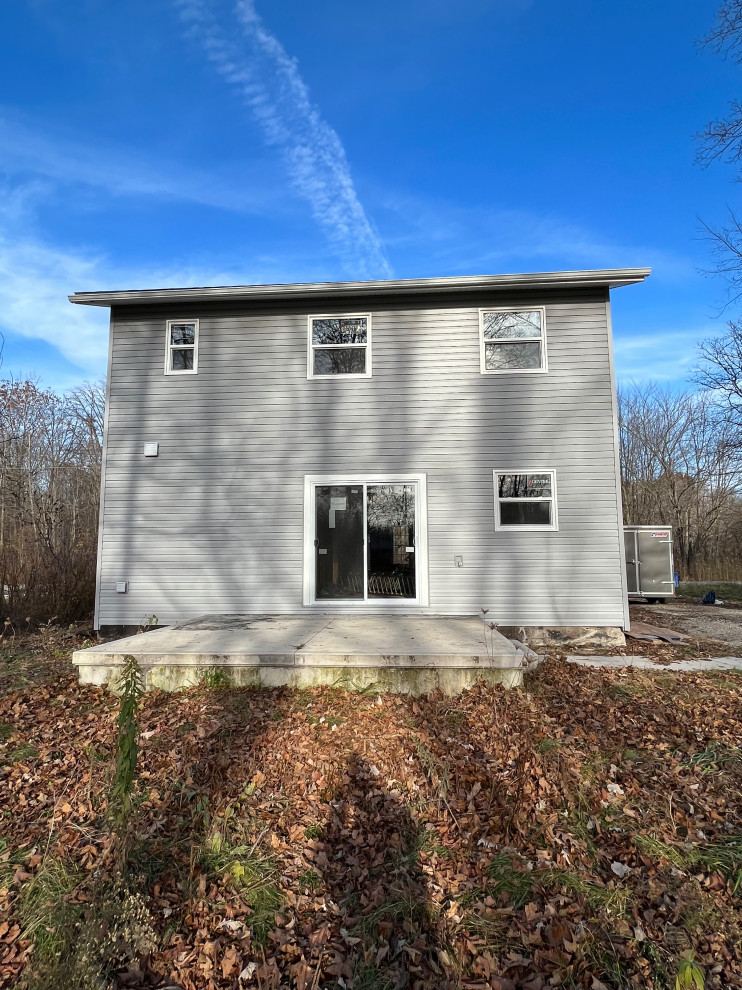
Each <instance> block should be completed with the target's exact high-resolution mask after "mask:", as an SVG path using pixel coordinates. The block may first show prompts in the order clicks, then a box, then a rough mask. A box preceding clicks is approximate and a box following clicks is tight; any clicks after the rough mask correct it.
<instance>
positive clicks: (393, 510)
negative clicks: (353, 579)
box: [366, 485, 417, 598]
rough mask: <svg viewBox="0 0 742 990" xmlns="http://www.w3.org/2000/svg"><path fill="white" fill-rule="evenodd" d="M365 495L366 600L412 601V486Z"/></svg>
mask: <svg viewBox="0 0 742 990" xmlns="http://www.w3.org/2000/svg"><path fill="white" fill-rule="evenodd" d="M367 491H368V495H367V498H368V503H367V510H366V511H367V517H368V597H369V598H415V597H416V595H417V591H416V588H415V486H414V485H368V486H367Z"/></svg>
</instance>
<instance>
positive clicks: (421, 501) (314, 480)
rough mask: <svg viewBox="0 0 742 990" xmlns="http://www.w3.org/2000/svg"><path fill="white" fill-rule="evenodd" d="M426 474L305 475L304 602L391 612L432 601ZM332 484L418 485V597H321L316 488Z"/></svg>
mask: <svg viewBox="0 0 742 990" xmlns="http://www.w3.org/2000/svg"><path fill="white" fill-rule="evenodd" d="M426 482H427V476H426V475H425V474H417V473H413V474H352V473H350V472H348V473H347V474H306V475H304V580H303V603H304V605H305V606H308V607H311V608H321V609H324V611H326V612H330V611H332V610H333V609H334V607H335V606H336V605H337V606H340V607H341V608H342V611H344V612H347V611H363V612H388V611H389V610H390V609H391V610H395V611H396V610H397V609H400V610H404V609H416V608H422V607H424V606H427V605H428V604H429V591H428V495H427V484H426ZM324 485H328V486H332V485H414V486H415V493H416V494H415V591H416V592H417V596H416V597H415V598H367V599H363V598H339V599H337V598H333V599H327V598H322V599H319V600H317V589H316V581H317V563H316V560H317V558H316V554H315V546H314V540H315V525H316V518H315V516H316V512H315V489H316V488H317V487H318V486H324ZM366 501H367V496H366V495H365V493H364V499H363V540H364V549H363V560H364V587H365V586H366V582H367V581H368V575H367V573H366V572H367V571H368V533H367V525H366V511H367V505H366Z"/></svg>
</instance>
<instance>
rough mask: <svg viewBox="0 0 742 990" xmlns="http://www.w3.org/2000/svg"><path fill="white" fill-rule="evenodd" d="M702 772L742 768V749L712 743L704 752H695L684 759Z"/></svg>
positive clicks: (687, 763) (684, 761)
mask: <svg viewBox="0 0 742 990" xmlns="http://www.w3.org/2000/svg"><path fill="white" fill-rule="evenodd" d="M682 762H683V763H684V764H685V765H686V766H689V767H693V768H694V769H695V770H700V772H701V773H718V772H719V771H721V770H731V769H742V749H739V748H738V747H736V746H724V745H723V743H718V742H713V743H710V744H709V745H708V746H707V747H706V748H705V749H704V750H702V752H700V753H694V754H693V756H688V757H686V758H685V759H684V760H683V761H682Z"/></svg>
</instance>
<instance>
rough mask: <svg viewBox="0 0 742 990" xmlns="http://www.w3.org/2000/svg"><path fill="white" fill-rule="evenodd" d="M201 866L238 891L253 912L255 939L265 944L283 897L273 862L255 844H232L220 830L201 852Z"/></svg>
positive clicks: (251, 920) (205, 871)
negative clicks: (260, 852) (227, 881)
mask: <svg viewBox="0 0 742 990" xmlns="http://www.w3.org/2000/svg"><path fill="white" fill-rule="evenodd" d="M199 865H200V867H201V869H202V870H203V871H204V873H206V874H207V875H211V876H214V877H219V878H224V879H228V880H229V882H230V883H231V884H232V886H233V887H234V888H235V890H237V891H238V892H239V894H240V896H241V897H242V899H243V901H244V902H245V903H246V904H247V906H248V907H249V908H250V909H251V911H252V914H251V916H250V925H251V927H252V930H253V939H254V941H255V943H256V944H257V945H259V946H263V947H264V946H265V945H266V942H267V940H268V933H269V932H270V930H271V929H272V928H273V925H274V923H275V921H274V915H275V913H276V911H278V909H279V908H280V907H281V905H282V904H283V900H284V899H283V894H282V893H281V891H280V889H279V888H278V886H277V884H276V880H277V879H278V871H277V870H276V867H275V864H274V863H273V861H272V860H271V859H270V858H268V857H267V856H261V855H260V854H259V853H256V851H255V849H254V847H252V848H251V847H249V846H246V845H244V846H233V845H232V844H231V843H230V842H229V841H228V840H227V839H226V838H225V837H224V836H223V835H222V834H221V833H220V832H214V833H212V835H211V836H210V837H209V839H208V840H207V842H206V845H205V846H204V848H203V850H202V852H201V856H200V857H199Z"/></svg>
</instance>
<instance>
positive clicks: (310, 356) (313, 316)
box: [307, 313, 372, 381]
mask: <svg viewBox="0 0 742 990" xmlns="http://www.w3.org/2000/svg"><path fill="white" fill-rule="evenodd" d="M358 319H364V320H365V321H366V343H365V344H338V345H336V346H337V349H341V348H344V347H347V348H354V349H356V350H360V349H361V348H363V349H364V350H365V352H366V370H365V371H364V372H363V374H362V375H341V374H338V375H315V373H314V347H315V345H314V344H313V343H312V320H358ZM325 349H326V350H328V349H329V348H325ZM371 377H372V376H371V314H370V313H310V315H309V316H308V317H307V379H309V380H310V381H345V380H346V379H348V378H371Z"/></svg>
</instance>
